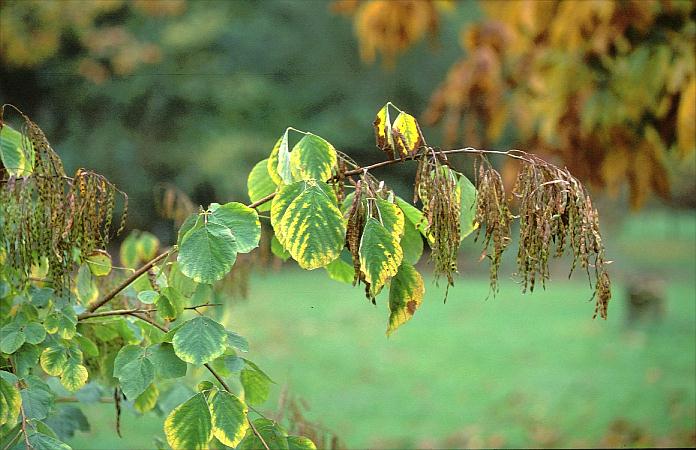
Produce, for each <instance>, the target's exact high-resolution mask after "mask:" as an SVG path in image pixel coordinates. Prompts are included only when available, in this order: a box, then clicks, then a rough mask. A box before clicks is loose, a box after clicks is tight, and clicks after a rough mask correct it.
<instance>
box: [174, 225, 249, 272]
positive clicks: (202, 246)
mask: <svg viewBox="0 0 696 450" xmlns="http://www.w3.org/2000/svg"><path fill="white" fill-rule="evenodd" d="M236 248H237V247H236V243H235V239H234V236H233V235H232V232H231V231H230V229H229V228H227V227H226V226H224V225H220V224H218V223H215V222H208V223H201V224H199V225H198V226H197V228H195V229H192V230H191V231H190V232H189V233H188V234H187V235H186V236H184V240H183V242H182V243H181V246H180V247H179V256H178V262H179V266H180V268H181V272H182V273H183V274H184V275H186V276H187V277H189V278H191V279H193V280H194V281H196V282H198V283H213V282H215V281H217V280H220V279H221V278H222V277H224V276H225V275H226V274H227V273H228V272H229V271H230V269H231V268H232V265H233V264H234V262H235V260H236V259H237V251H236Z"/></svg>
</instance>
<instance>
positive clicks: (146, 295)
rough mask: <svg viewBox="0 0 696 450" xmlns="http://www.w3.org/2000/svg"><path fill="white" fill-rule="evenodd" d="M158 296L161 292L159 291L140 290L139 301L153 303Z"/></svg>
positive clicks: (147, 303)
mask: <svg viewBox="0 0 696 450" xmlns="http://www.w3.org/2000/svg"><path fill="white" fill-rule="evenodd" d="M158 298H159V293H158V292H157V291H152V290H147V291H140V292H138V301H139V302H140V303H145V304H146V305H152V304H153V303H155V302H156V301H157V299H158Z"/></svg>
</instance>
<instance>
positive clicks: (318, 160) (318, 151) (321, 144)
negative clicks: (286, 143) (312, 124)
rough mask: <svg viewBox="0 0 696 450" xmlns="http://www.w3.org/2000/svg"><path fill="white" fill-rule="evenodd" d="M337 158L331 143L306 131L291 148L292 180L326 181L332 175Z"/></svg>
mask: <svg viewBox="0 0 696 450" xmlns="http://www.w3.org/2000/svg"><path fill="white" fill-rule="evenodd" d="M337 160H338V157H337V155H336V149H335V148H334V146H333V145H331V144H330V143H329V142H328V141H326V140H325V139H323V138H321V137H319V136H317V135H315V134H312V133H308V134H306V135H305V136H304V137H303V138H302V139H300V142H298V143H297V144H295V146H294V147H293V148H292V152H291V153H290V170H291V173H292V176H293V179H294V180H319V181H326V180H328V179H329V178H331V176H332V175H333V169H334V167H336V163H337Z"/></svg>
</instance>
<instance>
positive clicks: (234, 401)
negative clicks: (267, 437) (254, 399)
mask: <svg viewBox="0 0 696 450" xmlns="http://www.w3.org/2000/svg"><path fill="white" fill-rule="evenodd" d="M209 405H210V416H211V420H212V424H213V435H214V436H215V437H216V438H217V440H218V441H220V442H222V443H223V444H224V445H226V446H228V447H235V446H236V445H237V444H239V442H240V441H241V440H242V438H243V437H244V433H245V432H246V430H247V428H249V425H248V423H247V411H248V409H247V406H246V405H245V404H244V403H243V402H242V401H241V400H240V399H239V398H237V396H235V395H232V394H230V393H229V392H226V391H217V392H214V393H213V394H212V399H211V401H210V403H209Z"/></svg>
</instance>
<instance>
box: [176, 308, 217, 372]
mask: <svg viewBox="0 0 696 450" xmlns="http://www.w3.org/2000/svg"><path fill="white" fill-rule="evenodd" d="M172 343H173V344H174V352H175V353H176V355H177V356H178V357H179V358H181V359H182V360H183V361H186V362H188V363H191V364H196V365H200V364H204V363H207V362H209V361H212V360H213V359H215V358H217V357H218V356H220V355H222V354H223V353H224V352H225V348H226V344H227V333H226V332H225V328H224V327H223V326H222V325H220V324H219V323H217V322H215V321H214V320H212V319H209V318H207V317H202V316H201V317H195V318H193V319H191V320H189V321H188V322H186V323H185V324H184V325H183V326H182V327H181V328H180V329H179V330H178V331H177V332H176V334H175V335H174V339H173V341H172Z"/></svg>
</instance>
